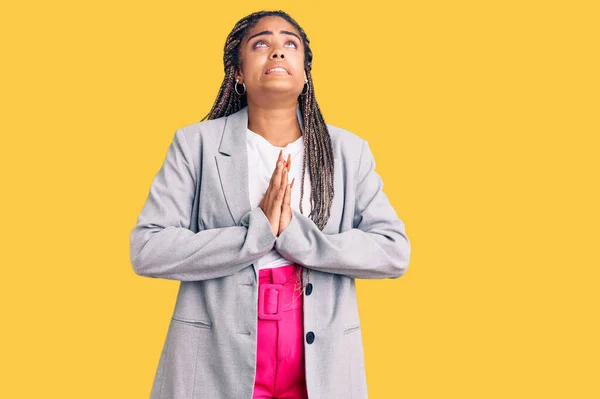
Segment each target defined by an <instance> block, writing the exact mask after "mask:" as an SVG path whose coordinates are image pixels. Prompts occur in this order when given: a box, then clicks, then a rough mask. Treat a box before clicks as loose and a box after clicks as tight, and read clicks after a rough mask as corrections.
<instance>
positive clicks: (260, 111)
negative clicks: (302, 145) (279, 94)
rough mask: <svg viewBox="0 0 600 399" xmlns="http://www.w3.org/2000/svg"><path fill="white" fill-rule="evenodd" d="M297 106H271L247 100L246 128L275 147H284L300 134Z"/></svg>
mask: <svg viewBox="0 0 600 399" xmlns="http://www.w3.org/2000/svg"><path fill="white" fill-rule="evenodd" d="M297 107H298V105H297V104H290V105H284V106H281V107H277V108H273V107H266V106H264V105H261V104H255V103H252V102H250V101H248V129H250V130H252V131H253V132H255V133H257V134H260V135H261V136H263V137H264V138H265V139H266V140H267V141H269V143H271V144H272V145H274V146H276V147H285V146H286V145H288V144H289V143H293V142H294V141H296V140H298V139H299V138H300V136H302V129H300V124H299V122H298V117H297V115H296V112H297V111H296V108H297Z"/></svg>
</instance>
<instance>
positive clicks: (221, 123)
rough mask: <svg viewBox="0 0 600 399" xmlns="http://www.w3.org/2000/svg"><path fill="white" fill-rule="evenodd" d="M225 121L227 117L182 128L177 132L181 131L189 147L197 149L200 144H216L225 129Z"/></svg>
mask: <svg viewBox="0 0 600 399" xmlns="http://www.w3.org/2000/svg"><path fill="white" fill-rule="evenodd" d="M226 120H227V117H226V116H223V117H221V118H216V119H209V120H205V121H200V122H196V123H192V124H189V125H186V126H182V127H180V128H179V129H177V130H181V132H182V133H183V135H184V136H185V139H186V140H187V142H188V144H189V145H190V146H194V147H197V146H198V145H200V144H201V142H206V141H212V142H215V143H216V142H218V140H220V138H221V133H222V132H223V129H224V128H225V122H226Z"/></svg>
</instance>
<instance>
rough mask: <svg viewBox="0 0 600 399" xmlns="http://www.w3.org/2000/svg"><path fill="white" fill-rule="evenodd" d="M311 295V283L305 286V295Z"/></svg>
mask: <svg viewBox="0 0 600 399" xmlns="http://www.w3.org/2000/svg"><path fill="white" fill-rule="evenodd" d="M310 294H312V283H308V284H306V295H310Z"/></svg>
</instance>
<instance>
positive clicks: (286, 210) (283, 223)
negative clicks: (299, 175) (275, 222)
mask: <svg viewBox="0 0 600 399" xmlns="http://www.w3.org/2000/svg"><path fill="white" fill-rule="evenodd" d="M291 164H292V160H291V158H290V156H289V155H288V161H287V168H286V170H287V172H286V176H285V183H286V184H285V186H286V188H285V194H284V195H283V204H282V205H281V216H280V218H279V233H278V234H277V235H278V236H279V235H280V234H281V233H283V230H285V228H286V227H287V226H288V225H289V224H290V222H291V221H292V207H291V197H292V187H294V182H295V181H296V178H294V179H292V183H291V184H287V173H289V171H290V167H291Z"/></svg>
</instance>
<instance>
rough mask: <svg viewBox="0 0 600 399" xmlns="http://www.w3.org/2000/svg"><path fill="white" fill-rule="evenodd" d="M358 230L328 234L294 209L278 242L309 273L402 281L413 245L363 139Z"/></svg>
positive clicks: (357, 186)
mask: <svg viewBox="0 0 600 399" xmlns="http://www.w3.org/2000/svg"><path fill="white" fill-rule="evenodd" d="M355 194H356V201H355V213H354V221H355V223H354V225H355V227H354V228H352V229H350V230H347V231H344V232H342V233H338V234H325V233H323V232H322V231H321V230H319V228H318V227H317V225H316V224H315V223H314V222H313V221H312V220H311V219H309V218H308V217H307V216H305V215H303V214H301V213H300V212H299V211H297V210H295V209H292V220H291V222H290V224H289V225H288V226H287V227H286V228H285V229H284V230H283V232H282V233H281V234H280V235H279V237H278V238H277V240H276V241H275V248H276V249H277V250H278V251H279V253H280V254H281V255H282V256H283V257H284V258H286V259H288V260H290V261H292V262H296V263H298V264H301V265H303V266H305V267H307V268H310V269H314V270H319V271H322V272H327V273H335V274H343V275H346V276H348V277H354V278H368V279H376V278H398V277H400V276H402V275H403V274H404V273H405V272H406V270H407V268H408V264H409V260H410V252H411V246H410V241H409V239H408V237H407V235H406V232H405V227H404V223H403V222H402V220H400V219H399V218H398V216H397V215H396V211H395V210H394V208H393V207H392V205H391V204H390V202H389V200H388V198H387V195H386V194H385V193H384V192H383V181H382V179H381V177H380V176H379V174H378V173H377V172H375V159H374V157H373V154H372V152H371V149H370V147H369V144H368V142H367V141H366V140H363V144H362V150H361V155H360V162H359V167H358V175H357V184H356V193H355Z"/></svg>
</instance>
